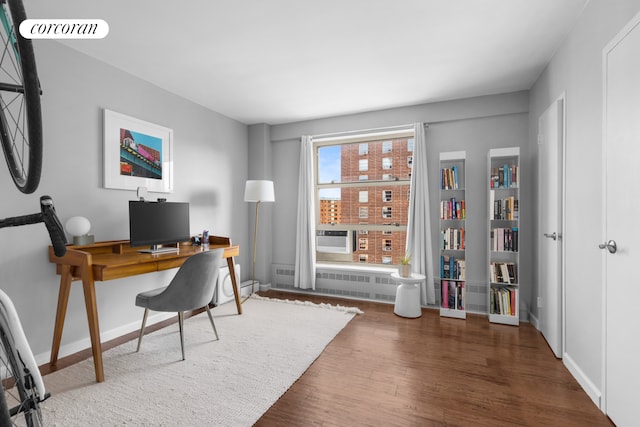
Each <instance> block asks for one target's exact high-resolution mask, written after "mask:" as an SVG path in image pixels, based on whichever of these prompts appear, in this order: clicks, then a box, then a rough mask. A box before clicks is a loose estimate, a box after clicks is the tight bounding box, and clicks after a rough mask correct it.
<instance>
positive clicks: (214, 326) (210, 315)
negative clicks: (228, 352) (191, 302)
mask: <svg viewBox="0 0 640 427" xmlns="http://www.w3.org/2000/svg"><path fill="white" fill-rule="evenodd" d="M204 308H206V309H207V314H208V315H209V320H210V321H211V326H213V333H214V334H216V339H217V340H220V337H219V336H218V330H217V329H216V324H215V322H214V321H213V315H212V314H211V310H210V309H209V304H207V305H205V306H204Z"/></svg>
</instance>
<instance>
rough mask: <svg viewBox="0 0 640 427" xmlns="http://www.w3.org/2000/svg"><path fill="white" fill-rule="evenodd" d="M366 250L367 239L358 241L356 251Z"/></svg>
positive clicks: (367, 246) (367, 247) (367, 245)
mask: <svg viewBox="0 0 640 427" xmlns="http://www.w3.org/2000/svg"><path fill="white" fill-rule="evenodd" d="M368 249H369V239H367V238H360V239H358V250H359V251H366V250H368Z"/></svg>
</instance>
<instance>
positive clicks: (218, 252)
mask: <svg viewBox="0 0 640 427" xmlns="http://www.w3.org/2000/svg"><path fill="white" fill-rule="evenodd" d="M223 252H224V249H214V250H212V251H207V252H201V253H199V254H196V255H193V256H191V257H189V258H188V259H187V260H186V261H185V262H184V263H183V264H182V266H181V267H180V269H179V270H178V272H177V273H176V275H175V276H174V278H173V279H172V280H171V282H170V283H169V285H168V286H167V288H166V289H165V290H164V291H163V292H162V294H160V295H157V296H156V297H154V302H153V306H155V308H153V307H149V308H151V309H153V310H158V311H187V310H195V309H198V308H202V307H204V306H205V305H207V304H209V302H211V298H212V297H213V291H214V289H215V285H216V280H217V278H218V272H219V268H220V267H221V266H222V254H223Z"/></svg>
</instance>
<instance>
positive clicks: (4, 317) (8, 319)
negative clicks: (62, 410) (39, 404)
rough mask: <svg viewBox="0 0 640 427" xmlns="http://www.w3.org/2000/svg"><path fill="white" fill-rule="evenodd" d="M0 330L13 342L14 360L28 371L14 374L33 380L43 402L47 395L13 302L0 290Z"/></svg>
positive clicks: (28, 382)
mask: <svg viewBox="0 0 640 427" xmlns="http://www.w3.org/2000/svg"><path fill="white" fill-rule="evenodd" d="M0 328H2V329H3V330H4V332H5V334H6V335H7V336H8V337H9V339H10V340H12V341H13V345H14V349H15V356H16V359H19V360H21V361H22V363H23V364H24V366H25V367H26V368H27V370H28V371H27V372H20V373H17V372H16V375H18V374H19V375H24V376H25V377H26V376H28V375H30V376H31V380H33V385H34V386H35V387H36V389H37V390H38V396H39V398H40V401H42V400H44V399H45V398H46V396H47V393H46V390H45V387H44V381H43V380H42V376H41V375H40V370H39V368H38V364H37V363H36V360H35V358H34V357H33V353H32V352H31V347H29V343H28V342H27V337H26V336H25V334H24V330H23V329H22V323H20V318H19V317H18V313H17V312H16V308H15V306H14V305H13V301H11V298H9V296H8V295H7V294H6V293H5V292H4V291H2V290H0ZM25 383H27V384H30V383H31V382H30V381H27V380H25Z"/></svg>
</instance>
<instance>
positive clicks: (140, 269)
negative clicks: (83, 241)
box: [93, 262, 157, 280]
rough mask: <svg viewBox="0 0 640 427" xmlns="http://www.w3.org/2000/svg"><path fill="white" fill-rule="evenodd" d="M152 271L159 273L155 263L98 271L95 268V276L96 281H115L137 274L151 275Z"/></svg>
mask: <svg viewBox="0 0 640 427" xmlns="http://www.w3.org/2000/svg"><path fill="white" fill-rule="evenodd" d="M152 271H157V268H156V263H155V262H153V263H145V264H133V265H123V266H118V267H110V268H107V269H103V270H98V271H96V269H95V268H94V270H93V274H94V280H113V279H121V278H123V277H130V276H135V275H137V274H144V273H151V272H152Z"/></svg>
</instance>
